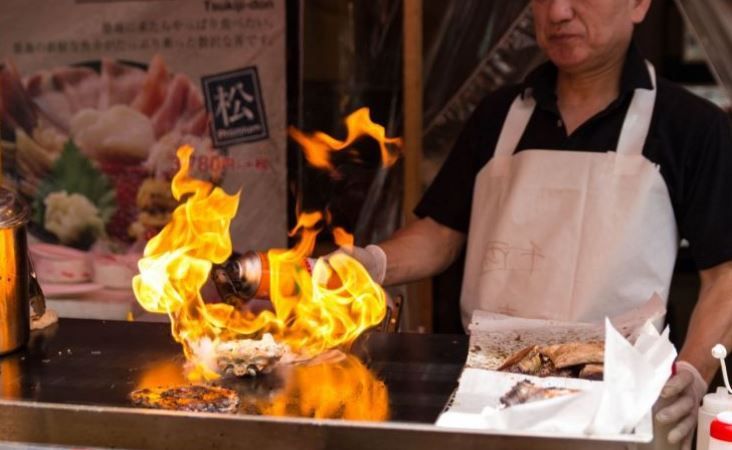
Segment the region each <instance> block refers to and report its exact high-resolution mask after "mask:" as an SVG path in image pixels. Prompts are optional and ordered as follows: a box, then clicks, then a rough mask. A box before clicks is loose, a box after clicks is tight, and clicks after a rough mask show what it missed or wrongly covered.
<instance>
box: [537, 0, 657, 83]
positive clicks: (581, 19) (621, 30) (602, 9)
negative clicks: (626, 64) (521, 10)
mask: <svg viewBox="0 0 732 450" xmlns="http://www.w3.org/2000/svg"><path fill="white" fill-rule="evenodd" d="M650 3H651V0H533V1H532V6H533V10H534V22H535V28H536V39H537V41H538V43H539V46H540V47H541V48H542V49H543V50H544V52H545V53H546V55H547V57H548V58H549V59H550V60H551V61H552V62H553V63H554V64H555V65H556V66H557V67H559V68H560V69H561V70H564V71H567V72H580V71H582V70H585V69H588V68H592V67H595V66H597V65H601V64H602V62H603V61H606V60H607V58H609V57H612V56H613V55H615V54H616V53H617V52H621V51H624V50H625V48H626V46H627V43H628V42H629V41H630V39H631V37H632V35H633V26H634V24H636V23H640V22H641V21H642V20H643V18H644V17H645V14H646V12H647V11H648V7H649V6H650Z"/></svg>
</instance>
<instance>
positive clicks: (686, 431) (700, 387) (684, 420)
mask: <svg viewBox="0 0 732 450" xmlns="http://www.w3.org/2000/svg"><path fill="white" fill-rule="evenodd" d="M706 393H707V382H706V381H704V378H702V376H701V374H699V371H698V370H696V367H694V366H692V365H691V364H689V363H688V362H686V361H677V362H676V373H675V374H674V375H672V376H671V378H669V380H668V381H667V382H666V385H665V386H664V387H663V390H661V397H660V398H661V402H663V401H664V400H665V404H664V406H663V407H662V408H661V409H660V410H659V411H658V413H657V414H656V420H658V421H659V422H661V423H665V424H674V426H673V428H671V431H670V432H669V433H668V436H667V437H666V438H667V439H668V442H669V443H671V444H677V443H679V442H682V441H683V444H682V446H681V448H682V449H683V450H690V449H691V439H692V436H693V435H694V428H695V427H696V421H697V417H698V416H697V412H698V410H699V404H700V403H701V401H702V398H703V397H704V394H706Z"/></svg>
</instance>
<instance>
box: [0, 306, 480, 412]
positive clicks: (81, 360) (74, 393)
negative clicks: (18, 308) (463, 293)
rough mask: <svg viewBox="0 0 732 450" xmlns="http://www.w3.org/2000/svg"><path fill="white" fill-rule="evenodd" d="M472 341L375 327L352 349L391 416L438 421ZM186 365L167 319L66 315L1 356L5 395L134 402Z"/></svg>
mask: <svg viewBox="0 0 732 450" xmlns="http://www.w3.org/2000/svg"><path fill="white" fill-rule="evenodd" d="M467 345H468V340H467V337H466V336H446V335H412V334H385V333H371V334H368V335H365V336H363V337H362V339H360V340H359V341H357V343H356V344H355V345H354V347H353V349H352V350H353V352H354V353H355V354H356V355H357V356H358V357H359V359H360V360H361V361H362V362H363V363H364V364H365V365H366V366H367V367H368V368H369V369H370V370H371V372H372V373H373V374H374V375H375V376H376V377H377V378H378V379H380V380H382V381H384V383H385V384H386V386H387V388H388V392H389V402H390V420H392V421H400V422H404V421H406V422H422V423H433V422H434V421H435V419H436V418H437V416H438V415H439V413H440V412H441V410H442V408H443V407H444V405H445V403H446V402H447V400H448V398H449V396H450V394H451V393H452V391H453V390H454V389H455V387H456V386H457V380H458V377H459V375H460V372H461V370H462V367H463V364H464V362H465V358H466V353H467ZM182 364H183V358H182V355H181V347H180V346H179V345H178V344H177V343H175V342H174V341H173V339H172V338H171V335H170V328H169V326H168V325H166V324H159V323H136V322H113V321H107V322H103V321H94V320H76V319H62V320H61V321H60V323H59V324H58V325H55V326H53V327H51V328H49V329H46V330H42V331H37V332H34V333H33V335H32V338H31V340H30V343H29V345H28V347H27V348H25V349H23V350H21V351H18V352H16V353H13V354H10V355H6V356H3V357H0V398H2V399H5V400H27V401H33V402H43V403H54V404H67V405H79V404H81V405H99V406H123V407H128V406H130V403H129V400H128V399H127V396H128V394H129V393H130V392H131V391H132V390H133V389H135V388H136V387H139V386H140V384H141V383H143V384H146V385H151V384H165V383H167V382H172V381H177V382H178V383H180V370H179V368H180V367H182ZM314 382H315V380H314ZM231 384H233V385H234V386H232V387H234V388H236V389H237V390H239V392H240V393H242V394H243V395H244V396H246V395H247V393H251V395H266V394H267V392H277V390H278V387H280V385H281V380H278V379H277V376H276V375H265V376H263V377H260V378H257V379H241V380H234V381H232V382H229V385H231Z"/></svg>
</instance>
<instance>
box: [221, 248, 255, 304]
mask: <svg viewBox="0 0 732 450" xmlns="http://www.w3.org/2000/svg"><path fill="white" fill-rule="evenodd" d="M211 278H212V279H213V281H214V284H215V285H216V289H217V290H218V291H219V295H220V296H221V299H222V300H224V301H225V302H227V303H230V304H233V305H237V304H239V303H241V302H246V301H248V300H251V299H253V298H259V299H269V260H268V259H267V254H266V253H263V252H253V251H248V252H246V253H244V254H243V255H241V256H239V255H234V256H232V257H231V258H229V260H228V261H226V262H225V263H224V264H222V265H214V267H213V269H212V270H211Z"/></svg>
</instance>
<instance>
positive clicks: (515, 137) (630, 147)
mask: <svg viewBox="0 0 732 450" xmlns="http://www.w3.org/2000/svg"><path fill="white" fill-rule="evenodd" d="M646 67H647V68H648V74H649V75H650V77H651V83H652V85H653V89H636V90H635V92H634V93H633V99H632V100H631V102H630V107H628V112H627V113H626V114H625V121H624V122H623V128H622V129H621V131H620V138H619V139H618V146H617V149H616V151H617V153H618V154H622V155H640V154H642V153H643V145H644V144H645V142H646V137H647V136H648V129H649V128H650V126H651V117H652V116H653V107H654V105H655V103H656V71H655V70H654V68H653V65H652V64H651V63H650V62H648V61H646ZM535 107H536V101H535V100H534V98H533V97H532V96H531V95H530V94H529V93H528V92H527V93H525V94H524V95H521V94H519V95H518V96H516V98H515V99H514V101H513V103H512V104H511V108H510V109H509V110H508V115H507V116H506V120H505V121H504V122H503V129H502V130H501V134H500V136H499V137H498V143H497V144H496V150H495V154H494V156H511V155H512V154H513V153H514V151H516V147H518V143H519V141H520V140H521V136H523V134H524V130H525V129H526V126H527V125H528V124H529V120H530V119H531V115H532V114H533V113H534V108H535Z"/></svg>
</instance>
